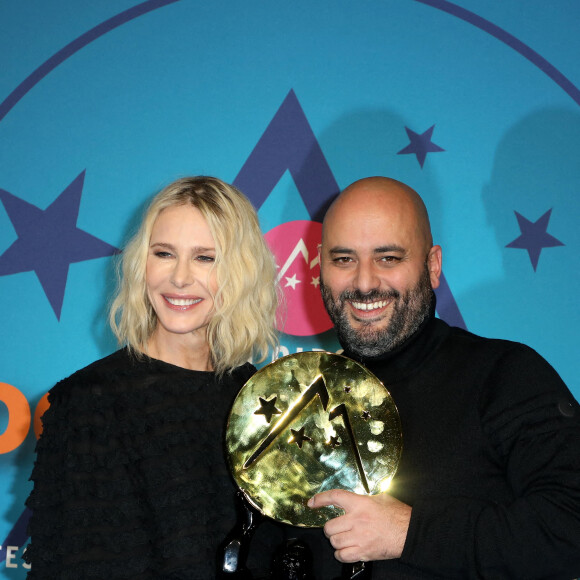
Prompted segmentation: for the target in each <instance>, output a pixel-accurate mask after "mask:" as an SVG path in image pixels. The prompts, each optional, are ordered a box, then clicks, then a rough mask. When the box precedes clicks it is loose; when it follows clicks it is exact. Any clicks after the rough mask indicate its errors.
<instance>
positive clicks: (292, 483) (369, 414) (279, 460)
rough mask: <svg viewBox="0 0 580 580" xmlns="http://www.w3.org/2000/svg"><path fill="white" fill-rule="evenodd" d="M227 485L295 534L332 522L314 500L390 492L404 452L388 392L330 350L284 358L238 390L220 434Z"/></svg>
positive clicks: (333, 511)
mask: <svg viewBox="0 0 580 580" xmlns="http://www.w3.org/2000/svg"><path fill="white" fill-rule="evenodd" d="M226 447H227V452H228V460H229V463H230V468H231V470H232V473H233V476H234V479H235V480H236V483H237V484H238V486H239V487H240V489H241V490H242V491H244V493H245V495H246V497H247V498H248V500H249V501H250V502H251V503H252V504H253V505H254V506H255V507H256V508H257V509H258V510H259V511H260V512H261V513H263V514H265V515H267V516H269V517H271V518H273V519H275V520H278V521H281V522H285V523H288V524H292V525H295V526H303V527H319V526H323V525H324V524H325V523H326V521H327V520H329V519H331V518H333V517H336V516H337V515H340V514H341V513H343V512H342V510H340V509H338V508H335V507H333V506H330V507H325V508H320V509H317V510H313V509H311V508H309V507H308V506H307V505H306V502H307V501H308V500H309V499H310V498H311V497H312V496H313V495H314V494H316V493H318V492H321V491H325V490H329V489H336V488H340V489H346V490H349V491H353V492H355V493H359V494H367V495H374V494H378V493H382V492H385V491H387V490H388V488H389V485H390V483H391V480H392V478H393V476H394V475H395V471H396V470H397V466H398V464H399V459H400V456H401V450H402V434H401V422H400V419H399V413H398V411H397V408H396V406H395V403H394V402H393V399H392V398H391V395H390V393H389V391H388V390H387V389H386V387H385V386H384V385H383V384H382V383H381V381H379V379H378V378H377V377H376V376H375V375H373V374H372V373H371V372H370V371H368V370H367V369H366V368H365V367H363V366H362V365H361V364H359V363H357V362H356V361H353V360H351V359H349V358H347V357H345V356H341V355H338V354H332V353H328V352H319V351H313V352H302V353H297V354H291V355H288V356H285V357H283V358H280V359H278V360H276V361H274V362H273V363H270V364H269V365H266V366H265V367H263V368H262V369H260V370H259V371H258V372H257V373H256V374H254V375H253V376H252V377H251V378H250V379H249V380H248V382H247V383H246V384H245V385H244V386H243V387H242V389H241V390H240V392H239V393H238V396H237V397H236V400H235V401H234V404H233V406H232V409H231V411H230V415H229V419H228V425H227V430H226Z"/></svg>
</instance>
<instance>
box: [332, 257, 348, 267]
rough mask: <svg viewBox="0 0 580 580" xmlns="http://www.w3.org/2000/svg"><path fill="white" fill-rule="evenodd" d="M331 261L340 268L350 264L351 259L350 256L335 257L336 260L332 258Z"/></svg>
mask: <svg viewBox="0 0 580 580" xmlns="http://www.w3.org/2000/svg"><path fill="white" fill-rule="evenodd" d="M332 261H333V262H334V263H335V264H338V265H339V266H340V265H341V264H350V263H351V262H352V258H351V257H350V256H337V257H336V258H333V260H332Z"/></svg>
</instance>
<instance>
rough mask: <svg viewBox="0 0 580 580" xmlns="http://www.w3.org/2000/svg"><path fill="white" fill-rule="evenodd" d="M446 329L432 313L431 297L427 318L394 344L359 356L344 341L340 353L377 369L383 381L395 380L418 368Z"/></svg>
mask: <svg viewBox="0 0 580 580" xmlns="http://www.w3.org/2000/svg"><path fill="white" fill-rule="evenodd" d="M448 333H449V326H448V325H447V324H446V323H445V322H443V321H442V320H439V319H438V318H436V317H435V299H433V303H432V305H431V309H430V312H429V315H428V316H427V318H425V320H423V322H422V323H421V325H420V326H419V328H418V329H417V330H416V331H415V333H413V334H412V335H411V336H410V337H409V338H408V339H407V340H405V342H403V343H402V344H400V345H399V346H398V347H397V348H395V349H393V350H390V351H388V352H385V353H383V354H381V355H378V356H375V357H360V356H359V355H356V354H354V353H353V352H351V351H349V349H348V347H346V345H342V346H343V348H344V353H343V354H344V356H347V357H349V358H352V359H354V360H356V361H357V362H360V363H361V364H363V365H364V366H366V367H367V368H368V369H369V370H370V371H371V372H375V373H377V372H380V374H381V377H382V379H383V381H384V380H387V381H388V382H395V381H398V380H401V379H404V378H405V377H407V376H409V375H410V374H413V373H414V372H416V371H418V370H419V368H420V367H421V366H422V364H423V363H424V362H425V361H426V360H427V359H428V358H429V357H430V356H431V354H432V353H434V352H435V351H436V350H437V348H438V346H439V345H440V344H441V342H442V341H443V340H444V339H445V337H446V336H447V335H448Z"/></svg>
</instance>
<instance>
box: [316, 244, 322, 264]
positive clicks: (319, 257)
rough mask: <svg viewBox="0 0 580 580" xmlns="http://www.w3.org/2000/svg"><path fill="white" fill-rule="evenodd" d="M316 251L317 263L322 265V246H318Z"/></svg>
mask: <svg viewBox="0 0 580 580" xmlns="http://www.w3.org/2000/svg"><path fill="white" fill-rule="evenodd" d="M317 250H318V263H319V264H322V244H318V246H317Z"/></svg>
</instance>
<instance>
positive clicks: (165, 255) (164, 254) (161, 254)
mask: <svg viewBox="0 0 580 580" xmlns="http://www.w3.org/2000/svg"><path fill="white" fill-rule="evenodd" d="M155 255H156V256H157V257H158V258H170V257H171V253H170V252H164V251H162V250H159V251H157V252H155Z"/></svg>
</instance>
